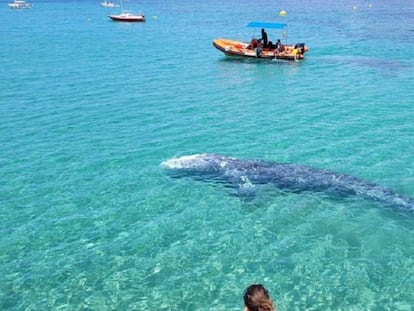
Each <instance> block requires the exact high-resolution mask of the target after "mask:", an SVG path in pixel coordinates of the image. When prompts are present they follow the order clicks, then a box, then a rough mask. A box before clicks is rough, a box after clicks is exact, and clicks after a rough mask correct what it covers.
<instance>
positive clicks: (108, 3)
mask: <svg viewBox="0 0 414 311" xmlns="http://www.w3.org/2000/svg"><path fill="white" fill-rule="evenodd" d="M101 5H102V6H104V7H107V8H117V7H119V5H118V4H116V3H115V2H111V1H103V2H101Z"/></svg>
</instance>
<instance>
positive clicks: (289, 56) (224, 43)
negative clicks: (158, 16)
mask: <svg viewBox="0 0 414 311" xmlns="http://www.w3.org/2000/svg"><path fill="white" fill-rule="evenodd" d="M213 46H214V47H215V48H216V49H218V50H219V51H221V52H222V53H224V54H225V55H226V56H231V57H242V58H264V59H283V60H291V61H298V60H302V59H303V58H304V54H305V52H307V50H308V48H307V47H306V46H305V45H304V44H300V45H284V46H283V50H278V49H275V48H255V49H253V48H250V46H249V43H246V42H241V41H235V40H230V39H215V40H214V41H213Z"/></svg>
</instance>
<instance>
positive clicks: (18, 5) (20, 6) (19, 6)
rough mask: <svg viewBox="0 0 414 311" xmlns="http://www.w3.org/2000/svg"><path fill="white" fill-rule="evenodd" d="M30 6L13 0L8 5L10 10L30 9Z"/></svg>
mask: <svg viewBox="0 0 414 311" xmlns="http://www.w3.org/2000/svg"><path fill="white" fill-rule="evenodd" d="M31 7H32V5H31V4H30V3H28V2H26V1H24V0H14V1H13V2H12V3H9V8H10V9H30V8H31Z"/></svg>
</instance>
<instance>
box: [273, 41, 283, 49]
mask: <svg viewBox="0 0 414 311" xmlns="http://www.w3.org/2000/svg"><path fill="white" fill-rule="evenodd" d="M275 48H276V50H277V51H278V52H282V51H283V46H282V42H280V39H277V41H276V47H275Z"/></svg>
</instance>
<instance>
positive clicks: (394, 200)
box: [161, 154, 414, 212]
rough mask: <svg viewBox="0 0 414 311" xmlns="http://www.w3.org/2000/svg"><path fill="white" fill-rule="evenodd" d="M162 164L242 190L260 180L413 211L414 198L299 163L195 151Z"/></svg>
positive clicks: (176, 171)
mask: <svg viewBox="0 0 414 311" xmlns="http://www.w3.org/2000/svg"><path fill="white" fill-rule="evenodd" d="M161 166H162V167H163V168H164V169H165V170H167V171H168V172H169V173H170V174H172V176H174V177H182V176H191V177H193V178H196V179H202V180H211V181H215V182H221V183H226V184H230V185H232V186H235V187H237V188H238V189H240V190H241V191H244V190H246V189H250V188H253V187H254V186H255V185H258V184H268V183H270V184H274V185H275V186H276V187H278V188H280V189H282V190H289V191H297V192H299V191H313V192H325V193H332V194H336V195H354V196H357V197H361V198H363V199H366V200H369V201H375V202H379V203H380V204H383V205H386V206H390V207H393V208H398V209H401V210H404V211H410V212H414V199H413V198H410V197H407V196H403V195H400V194H398V193H395V192H394V191H393V190H391V189H389V188H387V187H383V186H380V185H377V184H374V183H371V182H369V181H365V180H363V179H360V178H357V177H354V176H350V175H345V174H339V173H335V172H332V171H329V170H325V169H318V168H313V167H307V166H302V165H297V164H281V163H272V162H265V161H261V160H242V159H235V158H231V157H227V156H224V155H219V154H194V155H188V156H182V157H178V158H172V159H169V160H166V161H164V162H162V163H161Z"/></svg>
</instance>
